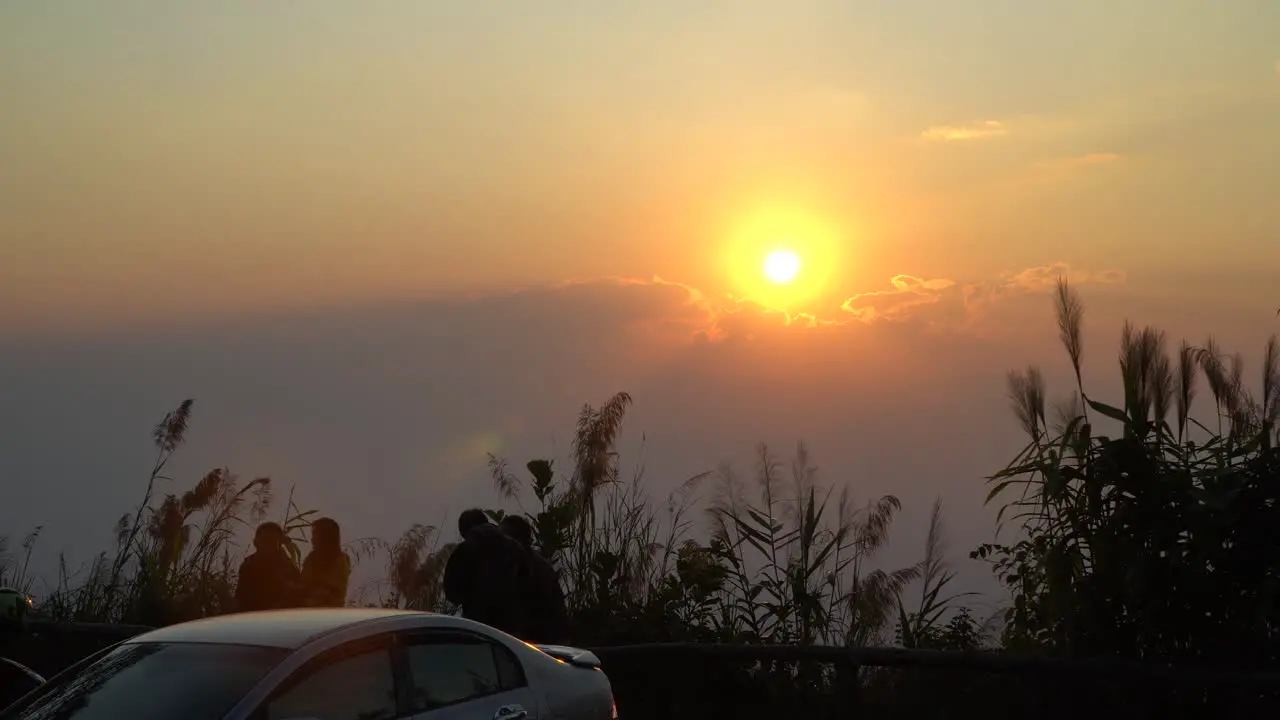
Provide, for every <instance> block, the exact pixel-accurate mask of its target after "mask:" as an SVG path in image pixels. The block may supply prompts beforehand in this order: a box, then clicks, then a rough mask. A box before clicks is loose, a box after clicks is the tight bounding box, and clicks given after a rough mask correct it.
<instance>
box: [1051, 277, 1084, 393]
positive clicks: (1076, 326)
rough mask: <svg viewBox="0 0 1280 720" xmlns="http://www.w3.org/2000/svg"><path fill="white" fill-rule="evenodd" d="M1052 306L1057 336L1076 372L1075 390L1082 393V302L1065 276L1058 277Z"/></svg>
mask: <svg viewBox="0 0 1280 720" xmlns="http://www.w3.org/2000/svg"><path fill="white" fill-rule="evenodd" d="M1054 306H1055V308H1056V310H1057V317H1058V338H1059V339H1060V340H1062V346H1063V347H1064V348H1066V351H1067V356H1068V357H1070V358H1071V369H1072V370H1073V371H1074V372H1075V374H1076V391H1077V392H1079V393H1080V394H1081V395H1083V394H1084V380H1083V377H1082V375H1081V362H1082V358H1083V356H1084V303H1083V302H1081V301H1080V294H1079V292H1077V291H1076V289H1075V288H1073V287H1071V285H1070V283H1068V282H1067V278H1066V277H1059V278H1058V283H1057V292H1056V293H1055V295H1054Z"/></svg>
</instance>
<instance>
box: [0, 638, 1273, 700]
mask: <svg viewBox="0 0 1280 720" xmlns="http://www.w3.org/2000/svg"><path fill="white" fill-rule="evenodd" d="M29 629H30V630H31V632H30V633H27V634H26V635H25V636H24V637H23V638H19V639H18V643H19V645H18V646H11V647H9V648H5V649H4V650H5V651H4V652H0V655H8V656H10V657H13V658H14V659H16V660H17V661H19V662H22V663H24V664H27V665H29V666H30V667H31V668H32V669H34V670H35V671H36V672H38V673H40V674H42V675H45V676H51V675H53V674H55V673H56V672H57V671H59V670H61V669H62V668H63V667H66V666H67V665H69V664H71V663H73V662H75V661H76V660H79V659H80V658H81V657H84V656H86V655H88V654H90V653H92V652H95V651H97V650H98V649H101V648H102V647H106V646H107V645H110V644H112V643H115V642H118V641H120V640H123V639H125V638H128V637H132V636H134V635H137V634H139V633H142V632H145V631H147V630H148V629H150V628H147V627H143V626H127V625H104V624H96V623H54V622H47V621H38V620H36V621H32V622H30V623H29ZM18 649H20V650H21V652H17V653H16V654H15V653H13V652H12V651H13V650H18ZM590 649H591V650H592V651H593V652H595V654H596V655H597V656H598V657H599V658H600V660H601V661H602V664H603V666H604V669H605V671H606V673H607V674H608V675H609V678H610V680H611V682H612V683H613V685H614V693H615V695H616V697H617V701H618V709H619V713H620V715H622V716H623V717H624V718H626V719H627V720H646V719H647V718H654V719H655V720H656V719H658V718H661V719H662V720H683V719H684V718H721V717H732V718H734V720H751V719H752V718H757V717H759V718H765V717H769V718H777V717H779V716H790V717H793V718H803V720H820V719H822V718H861V717H876V718H904V719H906V718H951V717H966V718H967V717H972V716H977V717H985V718H989V719H991V720H996V719H998V718H1004V717H1025V716H1028V715H1031V716H1034V717H1036V719H1037V720H1053V719H1055V718H1068V717H1070V718H1079V717H1080V716H1081V715H1087V714H1105V715H1111V716H1117V715H1120V714H1123V715H1126V716H1128V717H1133V718H1147V717H1172V718H1183V717H1207V718H1214V720H1218V719H1219V718H1223V719H1227V718H1232V717H1241V718H1246V717H1247V718H1254V717H1267V716H1271V717H1280V671H1271V672H1247V673H1246V672H1232V671H1227V670H1221V669H1214V668H1197V667H1182V666H1170V665H1159V664H1148V663H1137V662H1129V661H1122V660H1110V659H1079V658H1051V657H1041V656H1033V657H1029V656H1018V655H1014V654H1008V653H1003V652H974V653H959V652H945V651H936V650H907V649H902V648H883V647H880V648H842V647H833V646H815V645H722V644H695V643H654V644H641V645H626V646H612V647H593V648H590Z"/></svg>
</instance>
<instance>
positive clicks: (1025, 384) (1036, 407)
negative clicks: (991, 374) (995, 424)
mask: <svg viewBox="0 0 1280 720" xmlns="http://www.w3.org/2000/svg"><path fill="white" fill-rule="evenodd" d="M1008 387H1009V402H1010V403H1011V406H1012V408H1013V412H1014V414H1015V415H1017V417H1018V422H1019V424H1021V425H1022V430H1023V432H1025V433H1026V434H1027V435H1028V436H1029V437H1030V438H1031V440H1032V441H1037V440H1039V439H1040V438H1041V436H1042V435H1043V434H1044V429H1045V386H1044V376H1043V375H1042V374H1041V373H1040V368H1038V367H1035V366H1031V367H1028V368H1027V369H1026V370H1025V371H1024V372H1018V371H1017V370H1011V371H1009V375H1008Z"/></svg>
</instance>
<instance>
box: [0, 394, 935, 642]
mask: <svg viewBox="0 0 1280 720" xmlns="http://www.w3.org/2000/svg"><path fill="white" fill-rule="evenodd" d="M630 404H631V398H630V396H629V395H627V394H626V393H619V394H617V395H615V396H613V397H612V398H610V399H609V400H608V401H606V402H605V403H604V404H603V405H601V406H599V407H592V406H589V405H588V406H584V407H583V408H582V409H581V411H580V413H579V418H578V425H577V432H576V434H575V440H574V442H573V444H572V446H571V456H570V457H569V458H568V463H567V467H568V468H569V471H568V472H560V471H559V469H558V468H557V465H556V462H555V461H553V460H548V459H535V460H532V461H529V462H527V463H525V471H526V472H525V473H521V474H517V473H515V472H513V471H512V470H511V468H510V466H509V464H508V463H507V461H505V460H503V459H501V458H497V457H491V458H490V471H491V474H492V478H493V483H494V487H495V489H496V491H497V495H498V497H499V498H500V499H501V500H502V501H503V502H504V504H507V505H508V506H509V507H510V506H512V505H514V509H512V510H511V511H512V512H520V513H524V514H526V515H527V516H528V517H529V519H530V520H531V521H532V523H533V525H534V528H535V532H536V538H537V544H538V547H539V549H540V551H541V552H543V553H544V554H545V555H546V556H547V557H548V558H550V559H551V560H552V561H553V563H554V564H555V565H556V566H557V567H558V568H559V569H560V571H561V575H562V582H563V586H564V589H565V593H566V598H567V602H568V604H569V607H570V612H571V614H572V616H573V618H574V626H575V627H576V628H577V630H578V633H579V635H580V638H579V639H580V640H581V641H582V642H600V643H603V642H624V641H631V640H643V639H648V640H672V639H680V638H685V639H698V640H723V641H747V642H771V643H779V642H785V643H829V644H842V645H866V644H873V643H880V642H885V641H886V640H887V639H888V637H889V636H890V633H891V631H892V630H893V626H894V624H895V623H897V622H898V621H899V617H898V616H897V614H898V613H899V610H900V606H901V601H900V596H901V594H902V592H903V590H904V589H905V588H906V587H907V586H908V585H909V584H910V583H912V582H915V581H917V580H919V579H921V578H922V577H923V578H924V580H925V582H926V585H928V583H931V582H935V581H936V580H935V578H934V576H933V575H932V574H931V573H933V572H934V569H935V566H936V564H937V562H938V560H937V558H936V557H933V556H931V558H932V559H930V558H927V559H926V562H924V563H922V564H921V565H919V566H912V567H906V568H899V569H894V570H884V569H879V568H876V567H875V566H874V563H875V558H876V554H877V552H878V551H879V550H880V549H881V548H882V547H883V546H884V545H885V543H886V542H887V541H888V537H889V531H890V528H891V527H892V523H893V519H894V517H895V516H896V514H897V512H898V511H899V510H900V507H901V506H900V503H899V501H898V500H897V498H895V497H892V496H884V497H881V498H875V499H872V500H871V501H869V502H864V503H858V502H856V501H855V500H854V495H853V493H852V491H851V489H850V487H849V486H848V485H847V484H830V483H826V482H824V481H822V480H821V479H819V477H818V470H817V468H816V466H815V465H814V464H813V461H812V459H811V458H810V455H809V453H808V450H807V449H806V448H805V446H804V445H803V444H800V445H798V446H797V448H796V451H795V453H794V455H793V456H792V457H791V458H790V459H789V461H787V462H784V461H783V460H781V459H779V458H778V457H777V456H775V454H774V453H773V452H772V451H771V450H770V449H769V448H768V447H767V446H765V445H760V446H759V447H758V448H757V453H756V456H755V462H754V464H753V465H752V467H751V469H750V473H749V474H748V475H747V478H748V479H746V480H744V479H743V476H742V475H741V474H740V473H739V472H738V471H737V470H736V469H735V468H733V467H732V466H729V465H725V466H723V467H721V468H720V469H719V471H718V472H714V473H712V472H704V473H698V474H695V475H693V476H691V477H688V478H684V479H681V480H680V481H678V482H677V483H675V486H676V489H675V490H673V491H672V492H669V493H667V494H665V495H664V496H662V497H660V498H658V499H657V500H655V499H654V498H653V497H652V495H651V493H650V491H649V486H648V481H647V478H646V467H645V464H644V461H643V445H642V448H641V456H640V459H639V460H638V461H637V462H635V463H634V465H633V466H632V468H631V469H630V471H627V472H624V470H623V469H622V466H621V459H620V458H619V455H618V452H617V450H616V445H617V441H618V438H619V436H620V434H621V432H622V426H623V422H624V420H625V417H626V411H627V409H628V407H629V406H630ZM192 408H193V403H192V401H190V400H187V401H184V402H183V403H181V404H180V405H179V406H178V407H177V408H176V409H175V410H173V411H172V412H170V413H168V414H166V416H165V417H164V418H163V419H162V421H161V422H160V423H158V424H157V425H156V427H155V428H154V430H153V433H152V441H153V444H154V446H155V448H156V459H155V461H154V463H153V465H152V468H151V471H150V472H149V473H148V476H147V478H146V483H145V489H144V492H143V494H142V497H141V499H140V501H139V503H138V505H137V507H136V508H135V509H134V510H133V511H131V512H130V513H128V514H126V515H124V516H123V517H121V518H120V520H119V521H118V523H117V525H116V528H115V529H116V546H115V548H114V550H113V551H112V552H103V553H101V554H99V555H98V556H97V557H95V558H94V559H93V560H92V561H91V562H90V563H88V565H87V566H86V567H84V568H82V569H80V570H79V571H76V572H72V571H70V570H69V569H68V565H67V563H66V561H65V558H60V562H59V572H58V575H57V578H56V579H55V581H54V583H53V585H52V587H51V588H50V589H49V590H48V592H46V593H43V597H42V598H41V602H40V605H39V611H40V612H41V613H42V614H44V615H46V616H48V617H51V618H55V619H65V620H85V621H97V622H129V623H143V624H153V625H154V624H164V623H170V622H177V621H181V620H187V619H191V618H196V617H201V616H205V615H211V614H218V613H224V612H228V611H231V610H232V609H233V605H232V601H233V598H234V590H235V580H236V578H235V575H236V570H237V568H238V565H239V562H240V560H241V559H242V558H243V557H244V555H245V554H246V552H247V548H246V547H245V545H246V543H245V540H246V539H247V538H248V537H249V536H250V535H251V529H252V527H253V526H255V525H257V524H258V523H260V522H262V521H264V520H267V519H273V520H277V521H278V522H280V523H281V524H282V525H283V526H284V527H285V528H286V531H287V533H288V536H289V543H288V547H289V550H290V552H291V553H292V554H293V556H294V559H295V560H300V558H301V554H302V551H301V546H302V545H303V544H304V543H305V542H306V540H305V537H304V531H305V528H306V527H307V526H308V524H309V522H310V520H311V519H312V518H313V517H314V515H315V511H313V510H302V509H301V508H300V507H299V506H298V505H297V504H296V503H295V501H294V498H293V491H292V489H291V490H290V493H289V495H288V497H287V498H286V500H285V502H284V503H283V504H282V505H281V507H280V508H279V509H278V510H277V508H276V505H277V503H276V502H275V495H274V492H273V486H272V482H271V480H270V479H269V478H265V477H259V478H254V479H251V480H242V479H241V478H240V477H239V476H238V475H236V474H235V473H234V472H232V471H231V470H230V469H227V468H217V469H214V470H211V471H209V472H208V473H206V474H205V475H204V476H203V477H202V478H200V479H199V480H198V481H197V482H195V483H194V484H193V485H191V486H190V487H189V488H187V489H185V490H177V489H175V488H174V486H175V485H177V484H178V482H177V481H176V480H174V479H173V478H172V477H170V476H169V475H167V474H166V468H168V467H169V465H170V461H171V459H172V458H173V457H174V455H175V453H176V452H178V450H179V449H180V448H181V446H182V445H183V443H184V442H185V439H186V433H187V429H188V427H189V425H190V422H191V415H192ZM700 511H701V512H700ZM489 512H490V515H491V516H492V517H493V518H494V519H495V520H500V519H501V517H502V516H503V514H504V513H505V512H507V511H506V510H501V509H495V510H491V511H489ZM35 538H36V534H33V535H32V536H31V537H30V538H28V541H27V543H26V544H25V545H24V547H25V549H26V555H25V556H24V557H23V563H22V564H21V565H16V564H14V562H11V561H5V562H4V563H3V564H0V568H4V571H5V572H6V575H7V576H13V577H15V578H16V579H17V580H18V581H21V582H26V583H30V581H31V579H30V577H29V575H28V574H27V571H26V564H25V563H26V560H25V558H26V557H29V555H30V549H31V545H32V544H33V543H34V542H35ZM454 547H455V544H454V543H452V542H447V541H445V539H444V537H443V536H442V533H441V532H439V531H438V530H437V528H436V527H434V526H431V525H426V524H415V525H413V526H411V527H410V528H409V529H408V530H407V531H406V532H405V533H403V534H402V535H401V536H400V537H399V538H397V539H395V540H394V541H384V540H381V539H377V538H362V539H359V540H356V541H354V542H350V543H348V545H347V550H348V553H349V554H351V555H352V556H353V559H355V560H356V561H357V562H361V561H363V562H381V563H382V564H383V567H384V570H383V573H382V577H380V578H377V579H375V580H373V581H371V582H369V583H366V584H364V585H362V586H360V587H357V588H356V589H355V592H354V594H353V595H354V597H353V602H357V603H360V604H370V605H379V606H387V607H403V608H413V609H421V610H437V611H444V612H452V611H453V610H455V608H453V607H451V606H450V605H449V603H448V602H447V601H446V600H445V598H444V597H443V592H442V587H441V585H442V577H443V570H444V567H445V565H446V563H447V562H448V558H449V555H450V553H451V552H452V550H453V548H454ZM0 557H7V556H4V555H0ZM15 573H16V574H15ZM944 584H945V582H944ZM935 600H937V598H935ZM947 611H948V606H947V604H946V603H945V602H938V603H937V604H936V605H934V606H930V607H929V608H928V611H927V612H925V613H923V615H920V616H919V617H914V616H913V617H914V619H912V620H911V622H912V626H913V628H914V630H913V632H917V633H918V632H923V631H924V629H925V628H926V626H932V625H933V624H935V623H938V622H941V621H942V620H943V619H944V618H945V616H946V613H947Z"/></svg>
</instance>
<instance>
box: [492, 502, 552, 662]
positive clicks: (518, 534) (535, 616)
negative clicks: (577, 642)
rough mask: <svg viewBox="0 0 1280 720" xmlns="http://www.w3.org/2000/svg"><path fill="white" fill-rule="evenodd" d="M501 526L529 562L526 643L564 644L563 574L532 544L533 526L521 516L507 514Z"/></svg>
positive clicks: (526, 561)
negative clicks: (561, 582) (521, 548)
mask: <svg viewBox="0 0 1280 720" xmlns="http://www.w3.org/2000/svg"><path fill="white" fill-rule="evenodd" d="M498 528H499V529H501V530H502V531H503V532H504V533H506V534H507V535H508V536H510V537H511V538H512V539H513V540H515V541H516V542H518V543H520V546H521V547H523V548H524V551H525V563H526V564H527V565H528V576H527V578H526V580H527V581H528V582H529V587H528V588H527V589H526V590H525V591H524V592H525V597H527V598H528V599H529V602H528V606H527V607H528V616H527V618H526V621H527V623H528V624H527V629H526V632H527V634H528V637H527V638H524V639H525V640H526V641H527V642H531V643H545V644H549V645H564V644H566V643H568V642H569V638H568V632H569V630H568V626H569V622H568V611H567V609H566V608H565V602H564V589H563V588H561V587H560V573H559V571H557V570H556V568H555V566H554V565H552V564H551V561H550V560H547V559H546V558H545V557H543V555H542V553H540V552H538V551H537V550H536V549H535V548H534V547H533V526H532V525H530V524H529V521H528V520H526V519H525V518H523V517H521V516H520V515H508V516H506V517H504V518H502V522H500V523H498Z"/></svg>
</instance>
